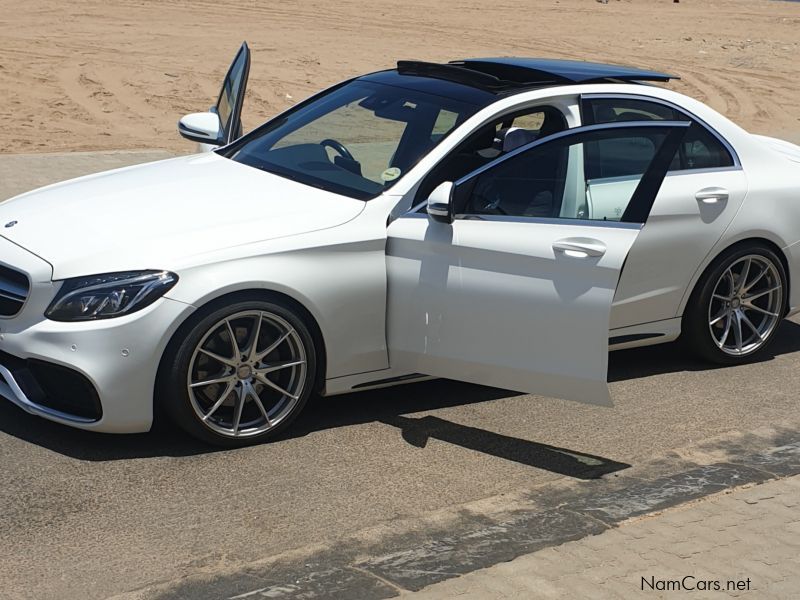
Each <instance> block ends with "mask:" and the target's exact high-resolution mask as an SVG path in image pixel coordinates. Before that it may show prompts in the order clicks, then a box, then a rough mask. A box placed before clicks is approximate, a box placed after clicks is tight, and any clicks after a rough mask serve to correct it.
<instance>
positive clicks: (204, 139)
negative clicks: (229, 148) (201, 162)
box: [178, 112, 223, 151]
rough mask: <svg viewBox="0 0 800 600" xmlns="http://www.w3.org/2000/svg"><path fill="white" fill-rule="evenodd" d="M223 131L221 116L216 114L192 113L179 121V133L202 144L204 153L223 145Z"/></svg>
mask: <svg viewBox="0 0 800 600" xmlns="http://www.w3.org/2000/svg"><path fill="white" fill-rule="evenodd" d="M221 129H222V128H221V127H220V123H219V116H217V114H216V113H215V112H203V113H192V114H190V115H186V116H184V117H182V118H181V120H180V121H178V133H180V134H181V135H182V136H183V137H185V138H186V139H187V140H191V141H193V142H197V143H198V144H200V145H201V150H204V151H208V150H211V147H213V146H221V145H222V143H223V140H222V131H221Z"/></svg>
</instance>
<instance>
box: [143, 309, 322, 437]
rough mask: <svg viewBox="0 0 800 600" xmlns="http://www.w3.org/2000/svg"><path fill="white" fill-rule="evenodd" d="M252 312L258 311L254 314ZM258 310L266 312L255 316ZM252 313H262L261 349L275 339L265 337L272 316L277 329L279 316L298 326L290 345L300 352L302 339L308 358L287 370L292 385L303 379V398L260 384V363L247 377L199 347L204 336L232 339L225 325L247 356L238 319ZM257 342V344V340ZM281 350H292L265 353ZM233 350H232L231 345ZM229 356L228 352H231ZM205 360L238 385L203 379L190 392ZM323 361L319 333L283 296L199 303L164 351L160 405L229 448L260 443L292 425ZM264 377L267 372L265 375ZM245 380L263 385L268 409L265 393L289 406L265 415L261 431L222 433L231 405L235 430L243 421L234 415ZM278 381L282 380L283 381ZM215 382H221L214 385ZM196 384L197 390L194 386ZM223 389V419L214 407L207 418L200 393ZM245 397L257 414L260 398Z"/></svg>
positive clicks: (184, 424)
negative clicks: (268, 416)
mask: <svg viewBox="0 0 800 600" xmlns="http://www.w3.org/2000/svg"><path fill="white" fill-rule="evenodd" d="M245 313H246V314H245ZM249 313H253V314H252V315H249ZM237 315H238V317H236V318H234V319H232V320H231V321H230V323H231V324H232V326H231V327H229V328H228V327H225V326H223V325H221V324H220V322H222V321H224V320H226V319H229V318H231V317H235V316H237ZM242 315H244V316H242ZM248 315H249V316H248ZM256 315H262V316H263V318H262V317H256ZM250 318H252V319H253V323H255V320H256V319H258V322H259V325H258V326H259V332H260V337H259V339H260V340H262V345H261V347H260V349H261V351H263V350H264V349H265V348H264V346H267V347H269V346H270V345H271V344H270V340H268V339H267V340H266V343H265V342H264V341H263V340H264V339H265V338H266V337H267V334H268V333H270V331H269V327H271V326H272V324H273V322H272V321H271V320H270V319H273V318H274V319H275V321H276V322H275V323H274V325H275V330H276V332H277V331H278V325H279V323H278V322H280V323H282V324H284V325H285V324H288V325H290V326H291V329H293V331H294V332H295V333H296V336H295V335H292V337H291V338H287V339H289V341H287V342H285V344H287V345H289V344H290V342H291V343H292V344H294V345H295V346H297V348H298V352H299V344H302V347H303V358H304V360H305V364H304V365H303V366H302V367H303V368H302V374H301V373H300V372H298V373H294V371H295V370H296V369H301V367H300V366H298V367H289V368H285V369H284V373H285V372H288V371H289V370H291V371H292V373H293V374H292V377H293V378H294V379H293V380H292V385H296V384H300V383H302V387H301V389H302V391H301V392H300V393H299V394H297V396H298V398H297V399H296V400H295V399H294V398H289V397H288V396H285V395H281V394H280V393H279V392H276V391H274V390H273V389H272V388H268V387H266V386H265V385H263V384H261V383H260V382H259V380H257V379H256V378H255V377H256V375H255V369H253V377H250V378H248V379H244V380H242V379H239V375H237V372H238V370H237V368H236V367H235V366H231V365H227V364H223V363H222V362H217V363H215V362H214V359H209V358H207V357H206V356H205V353H204V351H203V350H198V346H199V345H201V342H202V343H203V344H207V343H208V344H211V343H215V342H216V341H217V340H219V343H220V344H221V343H222V342H223V341H224V340H225V339H228V340H229V339H230V335H227V334H224V333H223V331H226V330H227V331H235V333H234V339H235V340H237V347H239V348H240V353H243V354H242V357H243V356H244V353H249V347H248V348H244V349H242V348H241V346H242V344H241V343H239V342H238V340H240V333H241V332H242V330H243V327H242V328H240V327H239V325H240V324H242V325H244V322H245V320H248V319H250ZM264 323H267V324H268V325H269V326H268V327H267V329H263V328H264ZM254 327H255V325H253V329H251V330H250V338H248V339H251V338H252V335H253V333H252V332H253V331H254ZM287 331H288V328H287ZM246 334H247V332H246V330H245V334H244V335H245V336H246ZM275 337H276V339H277V338H278V337H280V336H279V335H278V334H277V333H276V335H275ZM215 338H216V339H215ZM256 343H257V346H258V340H257V342H256ZM281 352H283V353H288V350H287V349H285V348H283V347H282V346H281V347H279V348H278V349H276V350H275V351H274V352H273V353H271V354H270V355H267V356H265V357H264V358H265V359H266V358H268V357H269V356H274V355H275V354H276V353H281ZM217 354H218V355H220V356H223V352H221V351H220V352H217ZM231 354H233V349H232V348H231ZM201 355H202V356H201ZM224 357H225V358H227V355H225V356H224ZM240 358H241V357H240ZM248 358H249V357H248ZM202 360H205V361H206V363H207V364H211V365H214V367H208V366H207V367H206V369H211V368H218V369H224V370H225V373H226V374H225V376H226V377H227V378H228V379H233V380H234V382H235V386H237V387H235V388H234V389H233V390H231V391H227V392H226V391H225V390H228V389H229V388H227V387H225V386H227V385H228V383H229V382H226V383H219V384H211V385H210V386H206V385H203V384H201V385H202V386H203V387H200V388H193V391H192V392H191V393H190V391H189V382H190V381H191V379H190V377H193V376H194V375H195V374H196V373H199V372H202V371H196V370H194V369H197V364H199V361H202ZM318 362H319V361H318V357H317V349H316V344H315V342H314V337H313V336H312V335H311V333H310V331H309V328H308V326H307V324H306V323H305V322H304V320H303V318H301V317H300V316H298V315H297V314H296V311H294V310H292V309H291V308H290V307H289V306H287V305H285V304H284V303H282V302H281V301H280V300H272V301H266V300H263V299H259V298H257V297H250V298H246V297H245V298H242V297H240V298H234V299H228V301H227V302H226V301H225V300H222V301H217V302H213V303H211V304H209V305H207V306H206V307H203V308H201V309H199V310H198V311H197V312H196V313H195V314H194V315H192V317H191V318H190V319H189V320H187V322H186V323H184V324H183V325H182V326H181V327H180V328H179V330H178V331H177V332H176V334H175V335H174V336H173V339H172V341H171V342H170V344H169V345H168V347H167V349H166V351H165V352H164V356H163V358H162V361H161V365H160V368H159V375H158V380H157V385H156V402H157V403H159V404H160V408H163V409H164V410H165V412H166V413H167V414H168V415H169V417H170V418H171V419H172V420H173V421H174V422H175V424H176V425H178V426H179V427H180V428H181V429H183V430H185V431H186V432H187V433H189V434H190V435H192V436H194V437H196V438H198V439H200V440H202V441H204V442H208V443H210V444H214V445H217V446H222V447H226V448H235V447H241V446H247V445H252V444H258V443H262V442H265V441H268V440H269V439H271V438H274V437H275V436H276V435H277V434H279V433H280V432H281V431H283V430H285V429H286V428H287V427H289V425H291V423H292V422H293V421H294V420H295V419H296V418H297V416H298V415H299V414H300V412H301V411H302V410H303V408H304V407H305V404H306V402H307V401H308V398H309V396H310V395H311V394H312V392H313V388H314V382H315V381H316V370H317V364H318ZM275 364H279V363H275ZM287 364H288V363H287ZM260 366H261V367H263V366H264V364H263V363H261V364H260ZM190 368H191V369H193V372H192V373H190V371H189V370H190ZM228 371H232V374H228V373H227V372H228ZM220 374H221V373H220ZM277 374H278V376H279V377H280V376H282V375H281V374H280V373H277ZM207 377H208V376H206V378H207ZM211 377H212V378H213V377H216V375H212V376H211ZM263 377H266V375H264V376H263ZM201 379H202V377H201ZM270 380H272V379H270ZM245 381H247V382H252V386H253V387H252V388H251V389H252V390H253V391H255V389H256V387H255V386H260V388H261V392H260V393H259V403H260V404H261V406H263V407H264V408H265V409H266V414H269V413H270V410H271V409H270V406H269V405H268V399H267V398H265V397H264V395H269V394H274V395H276V396H280V397H281V400H279V401H278V403H280V402H282V401H285V402H286V403H287V404H286V407H285V408H284V411H285V412H284V413H281V416H280V419H279V421H276V422H275V424H274V426H270V425H269V423H270V421H269V420H268V419H265V422H264V424H263V425H262V427H267V429H265V430H264V431H259V430H258V428H257V427H253V428H251V430H250V433H247V434H246V435H245V430H244V429H243V430H242V433H241V434H240V435H238V436H235V437H234V436H233V434H223V433H221V432H220V430H221V429H222V428H223V427H224V419H223V417H224V413H225V412H226V411H227V412H230V413H231V414H230V419H231V427H230V428H231V430H233V431H236V427H235V426H234V424H233V423H234V422H236V423H237V426H238V421H234V419H235V416H234V415H235V414H236V403H237V402H239V401H240V396H239V392H238V390H239V389H241V386H243V385H246V383H245ZM275 383H278V384H280V381H277V382H275ZM281 385H282V384H281ZM214 386H218V387H216V388H215V387H214ZM195 389H197V390H198V391H197V392H195V391H194V390H195ZM209 389H211V390H212V391H208V392H206V390H209ZM218 389H222V390H223V391H222V392H221V393H220V392H217V393H216V395H217V396H219V397H223V396H224V397H225V398H227V399H226V400H225V403H224V404H222V405H220V406H219V408H218V409H217V411H218V412H219V420H220V422H219V423H215V422H214V420H215V419H217V416H216V414H217V413H214V415H212V417H213V418H211V419H209V421H208V422H206V421H204V420H203V419H202V418H201V417H200V415H199V414H198V410H201V409H202V408H203V406H202V405H201V403H200V402H201V400H202V398H200V397H199V396H200V395H203V394H208V396H209V397H211V394H212V393H214V390H218ZM287 389H288V386H287ZM292 389H294V388H292ZM244 398H245V399H244V400H243V401H242V402H241V403H242V405H243V407H245V408H246V409H247V411H248V412H249V413H250V414H253V413H254V411H255V410H256V407H258V404H256V402H255V400H254V399H253V397H252V396H248V395H245V396H244ZM229 403H232V406H230V407H229V406H228V404H229ZM248 403H249V404H248ZM251 405H252V406H251ZM278 405H279V404H276V406H278ZM206 408H207V407H206ZM245 408H243V409H241V410H240V411H239V415H240V418H242V417H243V415H244V412H245ZM223 409H224V410H223ZM260 413H261V414H262V415H263V414H264V412H263V411H260ZM261 418H264V417H261Z"/></svg>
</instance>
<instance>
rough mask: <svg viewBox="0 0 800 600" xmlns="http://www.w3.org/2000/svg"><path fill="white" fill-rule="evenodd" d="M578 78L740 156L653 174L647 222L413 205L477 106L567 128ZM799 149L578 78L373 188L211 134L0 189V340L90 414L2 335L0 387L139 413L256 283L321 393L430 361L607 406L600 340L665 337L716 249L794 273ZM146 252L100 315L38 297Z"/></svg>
mask: <svg viewBox="0 0 800 600" xmlns="http://www.w3.org/2000/svg"><path fill="white" fill-rule="evenodd" d="M586 94H593V95H594V94H604V95H615V96H616V95H619V96H636V97H646V98H649V99H653V100H656V101H661V102H666V103H670V104H672V105H676V106H678V107H680V108H681V109H683V110H685V111H686V112H688V113H691V114H692V115H694V116H695V117H697V118H698V119H699V120H701V121H702V122H703V123H705V124H706V125H707V126H708V127H709V128H710V129H712V130H713V131H715V132H716V133H717V134H719V136H720V137H721V138H723V139H724V140H725V141H726V142H727V144H729V146H730V147H731V148H732V149H733V151H734V153H735V155H736V157H737V164H736V165H735V166H734V167H731V168H725V169H719V170H702V171H675V172H670V173H668V174H667V176H666V178H665V179H664V181H663V184H662V185H661V189H660V191H659V193H658V196H657V198H656V201H655V204H654V206H653V208H652V211H651V213H650V216H649V218H648V219H647V222H646V224H645V225H644V226H641V225H638V224H630V223H616V222H608V223H601V222H596V223H593V224H588V223H584V222H569V223H567V222H556V221H554V220H552V219H549V220H548V219H539V220H536V219H532V220H529V221H526V222H522V221H520V222H507V221H506V222H504V221H500V220H498V221H491V220H488V221H474V220H455V221H454V222H453V223H452V225H442V224H439V223H435V222H434V221H432V220H431V219H430V218H428V217H427V216H425V215H424V214H419V213H417V212H415V210H414V207H412V203H413V202H414V200H413V199H414V196H415V192H416V190H417V188H418V186H419V185H420V182H421V181H422V179H423V178H424V176H425V175H426V174H427V173H428V172H429V171H430V170H431V169H432V168H433V167H434V166H435V165H436V164H437V163H438V162H439V161H440V160H441V159H442V158H443V157H445V156H446V155H447V154H448V153H449V152H450V151H451V150H452V149H453V148H455V147H456V146H457V145H458V144H459V142H461V141H462V140H464V139H465V138H466V137H467V136H468V135H469V134H470V133H471V132H473V131H474V130H475V129H476V128H478V127H479V126H480V125H482V124H484V123H486V122H488V121H490V120H492V119H495V118H496V117H497V116H498V115H499V114H503V113H506V112H509V113H510V112H514V111H517V110H518V109H521V108H526V107H531V106H535V105H537V104H541V103H543V102H546V103H547V104H549V105H555V106H558V107H560V108H561V109H562V110H563V112H564V114H565V116H566V119H567V122H568V125H569V127H570V128H575V127H578V126H580V125H581V111H580V110H579V103H580V98H581V96H582V95H586ZM798 162H800V148H798V147H797V146H794V145H791V144H789V143H786V142H781V141H778V140H772V139H770V138H763V137H760V136H755V135H752V134H750V133H748V132H747V131H745V130H743V129H742V128H740V127H738V126H737V125H735V124H734V123H732V122H731V121H729V120H728V119H727V118H725V117H724V116H722V115H720V114H718V113H717V112H715V111H714V110H712V109H711V108H709V107H708V106H706V105H705V104H703V103H701V102H698V101H696V100H693V99H691V98H688V97H686V96H683V95H681V94H678V93H676V92H673V91H670V90H667V89H662V88H659V87H654V86H644V85H638V84H627V83H622V84H615V83H608V84H596V83H592V84H583V85H564V86H556V87H546V88H541V89H535V90H531V91H525V92H521V93H518V94H514V95H510V96H507V97H502V98H500V99H498V100H497V101H496V102H494V103H492V104H490V105H489V106H487V107H485V108H483V109H482V110H480V111H479V112H477V113H476V114H474V115H473V116H472V117H470V118H469V119H467V120H466V121H465V122H463V123H462V124H460V125H459V126H458V127H457V129H455V130H454V131H453V132H452V133H451V134H450V135H449V136H447V137H446V138H445V139H444V141H442V142H441V143H440V144H439V145H437V146H436V147H434V149H433V150H432V151H431V152H430V153H429V154H427V155H426V156H425V157H424V158H422V160H420V161H419V162H418V163H417V164H416V165H415V166H414V167H413V168H412V169H411V170H409V171H408V172H407V173H406V174H405V175H404V177H403V178H402V179H401V180H400V181H399V182H398V183H397V184H396V185H395V186H394V187H391V188H390V189H389V190H387V192H386V193H385V194H383V195H380V196H379V197H377V198H375V199H372V200H369V201H361V200H355V199H352V198H347V197H344V196H341V195H338V194H334V193H332V192H329V191H325V190H321V189H317V188H314V187H310V186H307V185H304V184H302V183H297V182H294V181H290V180H289V179H286V178H283V177H280V176H277V175H273V174H270V173H267V172H263V171H259V170H256V169H253V168H251V167H248V166H245V165H243V164H239V163H237V162H234V161H232V160H230V159H228V158H225V157H222V156H219V155H218V154H216V153H213V152H210V153H203V154H199V155H193V156H187V157H181V158H176V159H171V160H167V161H161V162H157V163H152V164H147V165H142V166H135V167H129V168H125V169H120V170H116V171H111V172H106V173H100V174H96V175H90V176H87V177H82V178H79V179H76V180H72V181H69V182H65V183H60V184H56V185H52V186H48V187H46V188H42V189H40V190H36V191H33V192H30V193H27V194H23V195H21V196H18V197H16V198H14V199H12V200H9V201H6V202H4V203H2V205H0V236H2V237H0V264H2V265H5V266H7V267H12V268H14V269H17V270H20V271H22V272H24V273H25V274H27V275H28V277H29V279H30V281H31V287H30V291H29V294H28V299H27V302H26V304H25V305H24V307H23V308H22V310H21V311H20V312H19V313H18V314H17V315H15V316H13V317H10V318H0V352H2V353H5V354H7V355H12V356H14V357H17V358H18V359H23V360H25V359H40V360H44V361H48V362H50V363H54V364H58V365H64V366H68V367H69V368H72V369H75V370H77V371H79V372H80V373H82V374H83V375H85V376H86V377H87V378H88V380H89V381H90V382H91V383H92V385H93V386H94V387H95V388H96V390H97V391H98V394H99V397H100V402H101V404H102V417H101V418H100V419H99V420H89V419H81V418H76V417H74V416H72V415H70V414H67V413H64V412H61V411H57V410H53V409H51V408H47V407H44V406H39V405H37V404H35V403H33V402H32V401H30V400H29V399H28V398H26V396H25V394H24V393H23V391H22V390H21V389H20V386H19V385H18V382H16V381H15V380H14V377H13V374H12V371H11V370H10V369H9V368H7V365H4V363H3V358H2V357H3V356H4V355H3V354H0V376H2V378H0V395H2V396H4V397H5V398H7V399H8V400H11V401H12V402H15V403H16V404H18V405H19V406H21V407H22V408H23V409H25V410H27V411H29V412H31V413H34V414H38V415H40V416H42V417H45V418H48V419H51V420H54V421H58V422H61V423H64V424H68V425H71V426H75V427H80V428H84V429H91V430H97V431H106V432H140V431H146V430H148V429H149V428H150V427H151V424H152V421H153V401H152V398H153V390H154V386H155V381H156V375H157V372H158V369H159V364H160V361H161V358H162V354H163V352H164V349H165V347H166V345H167V343H168V342H169V340H170V339H171V337H172V335H173V334H174V332H175V331H176V330H177V328H178V327H179V326H180V324H181V323H183V322H184V321H185V320H186V319H187V318H188V317H189V316H190V315H191V314H192V313H193V312H194V311H195V310H196V309H197V308H198V307H201V306H203V305H204V304H206V303H208V302H209V301H211V300H213V299H215V298H219V297H222V296H224V295H226V294H230V293H231V292H236V291H242V290H269V291H272V292H276V293H279V294H281V295H283V296H284V297H287V298H290V299H292V300H293V301H294V302H295V303H296V304H297V305H298V306H301V307H302V308H303V309H304V310H305V311H307V312H308V314H310V316H311V317H313V321H314V323H315V324H316V326H317V328H318V330H319V335H320V337H321V339H322V341H323V343H324V365H325V372H324V386H323V389H322V392H323V393H324V394H327V395H332V394H339V393H344V392H350V391H354V390H359V389H365V388H369V387H374V386H378V385H384V384H390V383H393V382H397V381H402V380H404V379H405V378H409V379H413V377H411V376H412V375H419V376H423V375H424V376H434V377H448V378H453V379H460V380H464V381H469V382H475V383H483V384H488V385H496V386H500V387H504V388H509V389H515V390H520V391H523V392H532V393H539V394H543V395H548V396H555V397H563V398H568V399H572V400H577V401H582V402H588V403H595V404H609V403H610V397H609V393H608V388H607V384H606V368H607V355H608V349H609V339H611V347H612V348H624V347H633V346H638V345H646V344H653V343H662V342H667V341H671V340H674V339H676V338H677V337H678V335H679V334H680V329H681V315H682V314H683V310H684V306H685V304H686V302H687V299H688V297H689V295H690V293H691V292H692V290H693V287H694V284H695V282H696V281H697V279H698V278H699V277H700V275H701V273H702V272H703V270H704V269H705V268H706V266H707V265H708V264H709V263H710V262H711V261H712V260H713V259H714V257H716V256H718V255H719V254H720V252H722V251H723V250H724V249H726V248H728V247H730V246H731V245H732V244H734V243H736V242H738V241H741V240H744V239H761V240H766V241H767V242H769V243H770V244H772V245H773V246H774V247H775V248H777V249H779V250H780V252H781V253H782V256H783V257H785V260H786V265H787V267H788V274H789V281H790V282H795V281H797V280H798V278H800V165H798V164H797V163H798ZM709 187H722V188H725V189H727V190H728V191H729V198H728V200H727V201H726V202H722V203H715V202H713V200H712V202H710V203H706V202H699V201H698V200H697V199H696V198H695V194H696V193H697V192H698V191H699V190H703V189H705V188H709ZM11 222H16V223H15V224H14V225H13V226H6V227H5V228H3V225H5V224H6V223H11ZM387 223H388V225H387ZM575 238H578V239H586V238H591V239H592V240H595V241H598V240H599V241H600V242H601V243H602V245H603V246H604V248H603V254H602V256H600V257H598V258H597V260H592V261H585V263H582V262H581V258H580V252H578V255H577V256H578V258H575V257H573V259H574V260H571V262H569V264H568V268H567V271H566V272H565V273H566V274H564V275H552V276H547V275H537V273H536V272H534V271H535V270H536V269H538V268H540V269H541V273H552V272H554V271H553V269H559V268H560V267H559V265H560V264H561V263H564V261H567V260H570V259H569V256H567V257H566V258H565V256H564V252H559V251H554V246H553V245H554V243H555V242H559V241H563V240H564V239H568V240H569V239H575ZM465 253H469V257H470V258H469V260H466V259H465V258H464V257H465V256H466V254H465ZM520 259H523V260H520ZM470 261H472V262H470ZM565 264H566V263H565ZM142 269H159V270H162V269H163V270H168V271H171V272H174V273H176V274H177V275H178V277H179V280H178V283H177V284H176V285H175V287H174V288H172V289H170V290H169V291H168V292H167V293H166V295H165V296H164V297H162V298H160V299H159V300H157V301H155V302H154V303H153V304H151V305H150V306H147V307H146V308H144V309H142V310H140V311H138V312H134V313H132V314H130V315H126V316H122V317H117V318H114V319H106V320H100V321H90V322H75V323H67V322H59V321H53V320H49V319H47V318H45V317H44V316H43V313H44V311H45V310H46V308H47V306H48V305H49V304H50V302H51V301H52V300H53V298H54V297H55V295H56V293H57V292H58V289H59V285H60V281H61V280H63V279H67V278H72V277H79V276H86V275H91V274H96V273H109V272H119V271H135V270H142ZM531 269H533V271H531ZM789 298H790V300H789V306H790V308H791V309H792V311H794V310H795V308H796V307H798V306H800V286H796V285H791V287H790V296H789ZM498 314H500V315H502V318H495V316H496V315H498ZM487 315H489V318H487Z"/></svg>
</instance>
